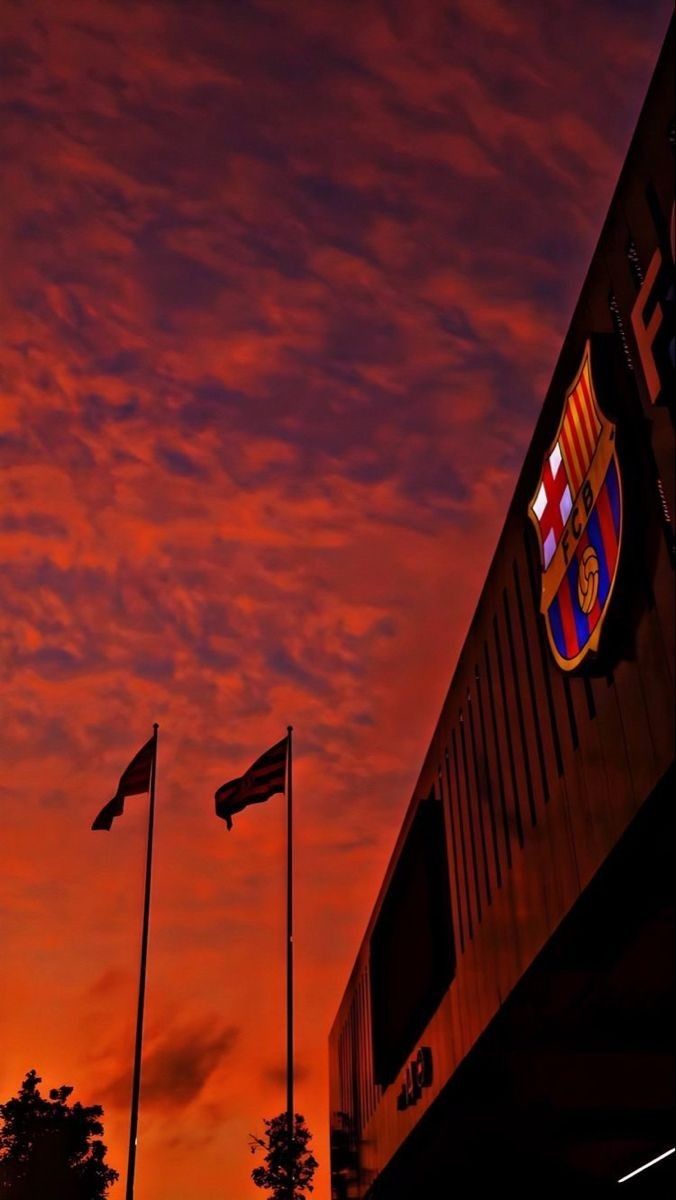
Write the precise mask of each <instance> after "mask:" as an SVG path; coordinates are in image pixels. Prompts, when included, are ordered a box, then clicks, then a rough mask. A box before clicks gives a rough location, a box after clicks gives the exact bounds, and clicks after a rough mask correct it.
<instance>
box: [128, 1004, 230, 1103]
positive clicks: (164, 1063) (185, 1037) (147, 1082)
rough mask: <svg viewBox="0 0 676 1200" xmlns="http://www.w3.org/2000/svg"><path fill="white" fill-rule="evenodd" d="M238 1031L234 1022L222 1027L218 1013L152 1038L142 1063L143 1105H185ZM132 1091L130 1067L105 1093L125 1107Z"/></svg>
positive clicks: (219, 1059)
mask: <svg viewBox="0 0 676 1200" xmlns="http://www.w3.org/2000/svg"><path fill="white" fill-rule="evenodd" d="M237 1032H238V1031H237V1029H236V1028H235V1027H234V1026H226V1027H222V1026H221V1025H220V1024H219V1020H218V1017H214V1016H211V1017H210V1018H209V1019H206V1020H202V1021H201V1022H199V1023H197V1022H196V1023H193V1024H192V1025H190V1026H187V1027H185V1028H181V1027H176V1026H174V1027H173V1028H169V1029H168V1030H166V1031H165V1032H164V1033H163V1035H162V1036H161V1037H159V1038H155V1039H151V1040H150V1046H149V1048H148V1049H147V1050H146V1053H145V1055H144V1063H143V1103H144V1105H145V1106H148V1107H149V1108H151V1109H154V1110H160V1111H165V1112H174V1111H177V1110H180V1109H184V1108H186V1107H187V1106H188V1105H189V1104H191V1103H192V1101H193V1100H195V1099H196V1098H197V1096H199V1094H200V1092H201V1091H202V1089H203V1088H204V1085H205V1083H206V1082H207V1080H208V1079H209V1078H210V1076H211V1075H213V1073H214V1071H216V1070H217V1068H218V1066H219V1064H220V1063H221V1060H222V1059H223V1058H224V1057H225V1056H226V1055H227V1054H229V1053H230V1052H231V1050H232V1048H233V1046H234V1044H235V1041H236V1038H237ZM130 1092H131V1072H130V1071H129V1072H124V1073H123V1074H122V1075H120V1076H119V1077H118V1078H117V1079H115V1080H113V1082H112V1083H111V1084H110V1085H109V1087H108V1089H107V1093H106V1096H107V1099H108V1100H109V1101H110V1102H112V1103H113V1104H117V1105H119V1106H120V1107H124V1105H125V1104H128V1102H129V1096H130Z"/></svg>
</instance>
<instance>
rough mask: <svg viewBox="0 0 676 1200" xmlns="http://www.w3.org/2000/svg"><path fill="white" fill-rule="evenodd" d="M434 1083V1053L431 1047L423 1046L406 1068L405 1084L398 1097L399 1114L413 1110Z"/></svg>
mask: <svg viewBox="0 0 676 1200" xmlns="http://www.w3.org/2000/svg"><path fill="white" fill-rule="evenodd" d="M431 1083H432V1051H431V1050H430V1048H429V1046H421V1047H420V1049H419V1051H418V1053H417V1054H416V1056H415V1058H414V1059H412V1060H411V1062H410V1063H409V1064H408V1066H407V1068H406V1074H405V1076H404V1082H403V1083H402V1085H401V1089H400V1091H399V1095H398V1096H397V1108H398V1109H399V1112H403V1111H404V1109H407V1108H412V1107H413V1105H414V1104H417V1103H418V1101H419V1099H420V1097H421V1096H422V1093H423V1088H427V1087H429V1086H430V1084H431Z"/></svg>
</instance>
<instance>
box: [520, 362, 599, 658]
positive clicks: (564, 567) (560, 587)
mask: <svg viewBox="0 0 676 1200" xmlns="http://www.w3.org/2000/svg"><path fill="white" fill-rule="evenodd" d="M528 513H529V516H530V518H531V520H532V522H533V524H534V526H535V528H536V530H537V533H538V539H539V542H540V556H541V563H542V596H541V600H540V609H541V611H542V613H543V614H544V618H545V625H546V627H547V636H548V638H549V644H550V646H551V650H552V653H553V655H554V658H555V659H556V661H557V663H558V664H559V666H560V667H562V668H563V670H564V671H572V670H573V668H574V667H577V666H578V665H579V664H580V663H581V662H582V660H583V658H584V657H585V656H586V655H587V654H589V653H590V651H596V650H597V649H598V644H599V639H600V637H601V629H602V626H603V621H604V618H605V616H606V613H607V611H608V606H609V604H610V600H611V596H612V594H613V588H614V586H615V579H616V576H617V568H618V561H619V555H620V543H621V540H622V486H621V482H620V469H619V463H618V460H617V450H616V446H615V426H614V424H613V422H612V421H609V420H608V418H607V417H605V416H604V415H603V413H602V412H601V409H600V408H599V405H598V401H597V399H596V394H595V392H594V382H593V379H592V371H591V347H590V343H589V342H587V344H586V346H585V350H584V354H583V356H582V362H581V364H580V369H579V371H578V372H577V375H576V376H575V380H574V382H573V383H572V385H571V387H570V388H569V389H568V391H567V392H566V399H565V403H564V406H563V414H562V416H561V422H560V424H559V428H558V430H557V433H556V437H555V439H554V442H553V444H552V445H551V446H550V448H549V453H548V454H547V457H546V459H545V462H544V466H543V469H542V474H541V477H540V480H539V482H538V486H537V489H536V492H535V495H534V497H533V499H532V500H531V503H530V506H529V509H528Z"/></svg>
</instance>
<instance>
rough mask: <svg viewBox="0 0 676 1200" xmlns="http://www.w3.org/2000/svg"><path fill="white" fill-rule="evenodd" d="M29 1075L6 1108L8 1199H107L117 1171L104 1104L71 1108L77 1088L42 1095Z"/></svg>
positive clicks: (2, 1161) (2, 1179)
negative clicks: (110, 1161)
mask: <svg viewBox="0 0 676 1200" xmlns="http://www.w3.org/2000/svg"><path fill="white" fill-rule="evenodd" d="M41 1082H42V1080H41V1079H40V1076H39V1075H38V1074H37V1072H36V1071H29V1072H28V1074H27V1075H26V1078H25V1079H24V1081H23V1083H22V1084H21V1087H20V1089H19V1094H18V1095H17V1096H14V1097H13V1098H12V1099H11V1100H8V1101H7V1102H6V1103H5V1104H0V1119H1V1120H2V1122H3V1124H2V1127H0V1197H1V1198H2V1200H47V1198H49V1200H105V1197H106V1196H107V1195H108V1188H109V1187H110V1185H111V1184H112V1183H114V1182H115V1180H116V1179H117V1177H118V1175H117V1171H114V1170H113V1169H112V1167H108V1166H106V1163H105V1161H104V1160H105V1157H106V1147H105V1146H104V1144H103V1142H101V1141H99V1140H98V1139H99V1138H100V1136H101V1134H102V1133H103V1126H102V1124H101V1122H100V1121H99V1117H101V1116H102V1115H103V1109H102V1108H101V1107H100V1105H98V1104H93V1105H90V1106H89V1107H85V1106H84V1105H82V1104H79V1103H76V1104H68V1097H69V1096H70V1094H71V1092H72V1090H73V1089H72V1088H71V1087H60V1088H53V1089H52V1090H51V1091H50V1093H49V1099H48V1100H47V1099H45V1097H44V1096H42V1095H41V1094H40V1091H39V1089H38V1084H39V1083H41Z"/></svg>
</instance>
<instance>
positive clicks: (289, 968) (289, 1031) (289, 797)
mask: <svg viewBox="0 0 676 1200" xmlns="http://www.w3.org/2000/svg"><path fill="white" fill-rule="evenodd" d="M287 731H288V734H289V745H288V750H287V759H286V769H287V780H286V1118H287V1141H288V1154H289V1200H294V1186H293V1135H294V1124H295V1122H294V1111H293V761H292V734H293V725H289V726H287Z"/></svg>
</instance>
